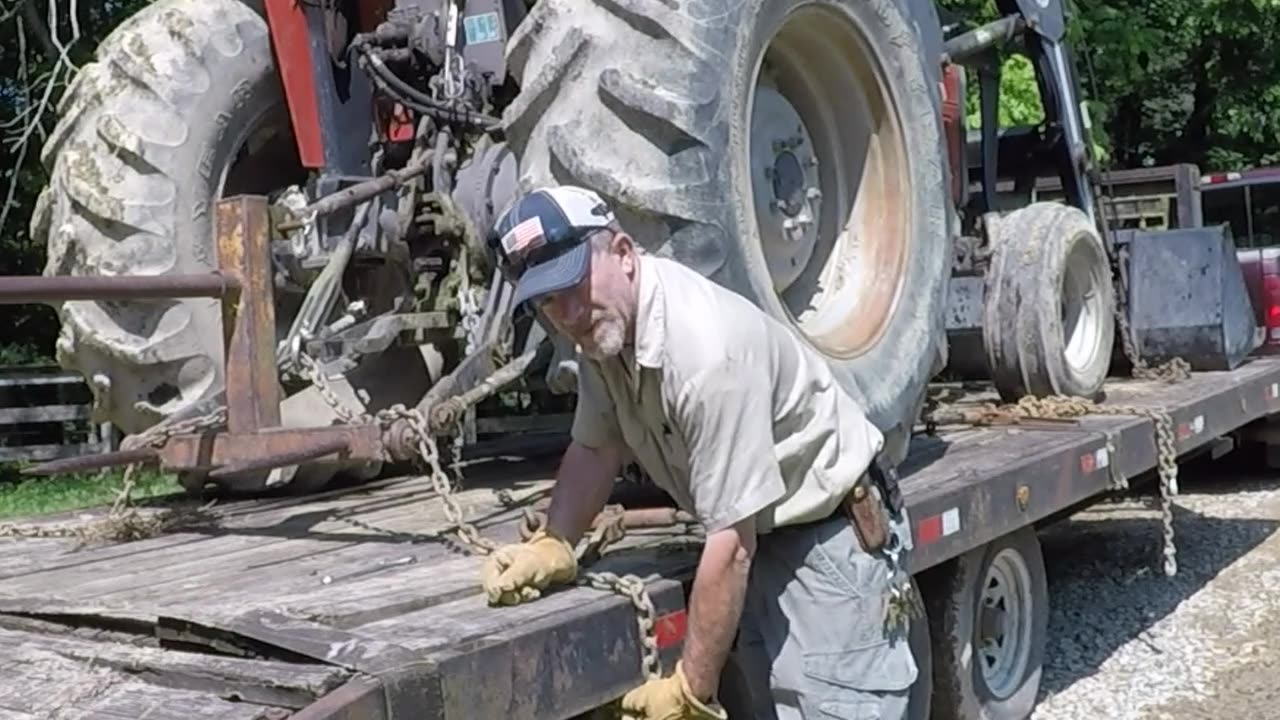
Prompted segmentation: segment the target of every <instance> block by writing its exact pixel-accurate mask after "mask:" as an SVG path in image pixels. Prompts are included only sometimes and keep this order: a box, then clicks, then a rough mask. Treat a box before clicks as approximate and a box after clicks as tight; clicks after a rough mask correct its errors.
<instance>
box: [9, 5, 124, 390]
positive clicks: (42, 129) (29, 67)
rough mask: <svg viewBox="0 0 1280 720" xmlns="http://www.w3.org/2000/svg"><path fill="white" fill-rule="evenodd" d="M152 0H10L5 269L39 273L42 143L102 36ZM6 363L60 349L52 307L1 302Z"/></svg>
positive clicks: (37, 357)
mask: <svg viewBox="0 0 1280 720" xmlns="http://www.w3.org/2000/svg"><path fill="white" fill-rule="evenodd" d="M144 4H146V0H105V1H104V0H95V1H93V2H89V1H86V2H77V0H61V2H59V0H11V2H10V3H7V7H6V8H5V9H3V10H0V65H2V66H3V67H5V68H9V69H11V72H12V74H8V75H5V76H2V77H0V274H3V275H37V274H40V272H41V271H42V270H43V268H44V256H45V254H44V247H43V245H39V244H37V243H36V242H34V241H33V240H32V238H31V237H30V235H29V233H28V227H27V224H28V222H29V220H30V218H31V212H32V209H33V208H34V207H35V201H36V197H37V196H38V195H39V194H40V190H41V189H42V188H43V187H44V185H45V183H46V182H47V180H48V175H47V174H46V173H45V169H44V167H43V166H42V165H41V163H40V150H41V146H42V145H43V144H44V142H45V141H46V140H47V139H48V137H49V134H50V133H51V132H52V131H53V128H54V126H55V125H56V123H57V103H58V100H59V99H60V98H61V97H62V93H63V92H64V91H65V90H66V87H67V84H68V83H69V82H70V81H71V79H72V78H73V77H74V75H75V72H76V70H77V69H78V68H79V67H80V66H81V65H83V64H84V63H85V62H87V61H88V60H90V59H91V57H92V53H93V51H94V49H95V47H96V46H97V43H98V42H99V40H100V39H101V38H103V37H105V36H106V34H107V33H108V32H110V30H111V29H113V28H114V27H115V26H116V25H117V24H119V23H120V22H121V21H122V20H123V19H124V18H126V17H128V16H129V15H131V14H133V12H135V11H136V10H137V9H138V8H139V7H141V6H143V5H144ZM0 327H4V328H7V329H8V332H7V333H6V334H5V335H4V336H3V337H0V365H3V364H14V363H19V362H26V361H34V360H41V361H45V362H47V361H48V360H49V359H50V358H51V357H52V354H53V341H54V338H55V337H56V335H57V318H56V316H55V314H54V313H53V311H52V310H51V309H49V308H48V307H44V306H34V305H5V306H0Z"/></svg>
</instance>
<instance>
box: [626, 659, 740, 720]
mask: <svg viewBox="0 0 1280 720" xmlns="http://www.w3.org/2000/svg"><path fill="white" fill-rule="evenodd" d="M620 709H621V711H622V717H623V718H625V719H626V720H632V719H633V718H634V719H635V720H728V718H729V714H728V713H726V712H725V710H724V708H716V709H712V708H711V707H710V706H708V705H706V704H705V703H703V702H702V701H700V700H698V699H697V698H696V697H694V696H693V692H691V691H690V690H689V681H688V680H687V679H686V678H685V676H684V663H679V662H678V663H676V671H675V674H673V675H672V676H671V677H665V678H660V679H658V680H650V681H649V682H647V683H645V684H644V685H641V686H640V687H638V688H636V689H635V690H632V691H631V692H629V693H627V694H626V695H624V696H623V697H622V705H621V708H620Z"/></svg>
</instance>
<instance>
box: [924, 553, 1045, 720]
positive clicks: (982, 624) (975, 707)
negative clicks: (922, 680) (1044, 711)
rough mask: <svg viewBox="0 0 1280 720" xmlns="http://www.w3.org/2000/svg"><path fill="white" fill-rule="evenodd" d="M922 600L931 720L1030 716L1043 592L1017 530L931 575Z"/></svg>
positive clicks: (1040, 574) (1035, 562)
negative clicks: (927, 624) (929, 646)
mask: <svg viewBox="0 0 1280 720" xmlns="http://www.w3.org/2000/svg"><path fill="white" fill-rule="evenodd" d="M931 590H932V592H930V593H929V594H928V595H926V597H925V604H926V607H927V608H928V612H929V617H930V619H931V620H932V630H933V633H932V635H933V638H932V640H933V717H934V718H935V720H1022V719H1023V718H1026V717H1028V716H1030V715H1031V712H1032V710H1033V709H1034V708H1035V703H1036V695H1037V693H1038V692H1039V689H1040V675H1041V670H1042V665H1043V663H1044V646H1045V638H1046V635H1047V633H1048V622H1049V603H1048V599H1049V591H1048V587H1047V585H1046V582H1045V573H1044V560H1043V558H1042V557H1041V554H1040V542H1039V540H1038V539H1037V538H1036V534H1035V530H1034V529H1033V528H1031V527H1024V528H1022V529H1020V530H1017V531H1015V532H1012V533H1010V534H1008V535H1005V536H1004V537H1001V538H998V539H996V540H993V541H992V542H990V543H988V544H987V545H985V546H983V547H979V548H975V549H973V550H970V551H969V552H967V553H965V554H964V555H962V556H960V557H959V558H957V559H956V560H954V561H953V562H952V563H950V564H949V565H946V566H943V567H941V568H939V570H938V572H937V575H936V583H934V584H932V585H931Z"/></svg>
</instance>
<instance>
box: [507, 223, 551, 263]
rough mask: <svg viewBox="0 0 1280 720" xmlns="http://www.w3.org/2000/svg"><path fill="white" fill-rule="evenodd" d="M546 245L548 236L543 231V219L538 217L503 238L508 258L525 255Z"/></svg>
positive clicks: (513, 229) (516, 227)
mask: <svg viewBox="0 0 1280 720" xmlns="http://www.w3.org/2000/svg"><path fill="white" fill-rule="evenodd" d="M545 243H546V235H545V234H544V233H543V230H542V218H540V217H538V216H537V215H534V216H533V217H531V218H529V219H528V220H525V221H524V222H521V223H520V224H519V225H516V226H515V227H513V228H511V231H510V232H508V233H507V234H506V235H504V236H503V237H502V249H503V250H504V251H505V252H506V253H507V255H508V256H515V255H523V254H524V253H525V252H527V251H529V250H532V249H534V248H537V247H541V246H542V245H543V244H545Z"/></svg>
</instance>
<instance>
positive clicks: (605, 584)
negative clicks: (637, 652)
mask: <svg viewBox="0 0 1280 720" xmlns="http://www.w3.org/2000/svg"><path fill="white" fill-rule="evenodd" d="M658 578H659V576H657V575H649V576H648V577H643V578H642V577H640V576H638V575H618V574H616V573H611V572H588V573H583V574H582V576H581V577H579V578H578V581H577V584H578V585H581V586H585V587H591V588H595V589H596V590H605V591H608V592H614V593H617V594H619V595H622V596H625V597H627V598H628V599H630V600H631V604H632V605H634V606H635V609H636V625H637V626H638V627H639V629H640V645H641V660H640V669H641V671H642V672H643V673H644V676H645V679H646V680H657V679H659V678H661V677H662V664H661V661H660V660H659V658H658V631H657V627H658V617H657V616H658V611H657V610H656V609H655V608H654V606H653V598H651V597H650V596H649V591H648V589H647V587H646V584H647V583H650V582H653V581H654V580H657V579H658Z"/></svg>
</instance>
